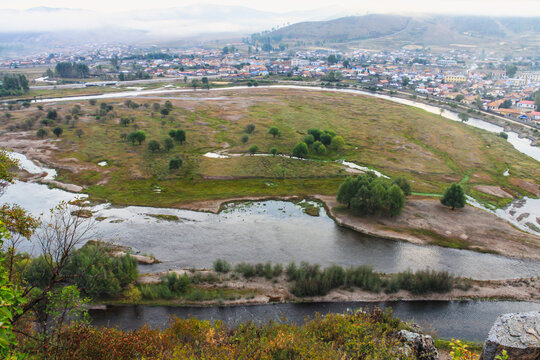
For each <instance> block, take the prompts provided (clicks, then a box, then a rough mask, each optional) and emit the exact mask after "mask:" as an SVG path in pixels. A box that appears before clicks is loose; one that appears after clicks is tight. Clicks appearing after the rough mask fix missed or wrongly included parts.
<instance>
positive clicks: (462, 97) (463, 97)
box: [454, 94, 465, 102]
mask: <svg viewBox="0 0 540 360" xmlns="http://www.w3.org/2000/svg"><path fill="white" fill-rule="evenodd" d="M463 99H465V96H463V95H462V94H457V95H456V97H455V98H454V100H456V101H457V102H461V101H463Z"/></svg>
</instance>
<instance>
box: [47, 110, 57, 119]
mask: <svg viewBox="0 0 540 360" xmlns="http://www.w3.org/2000/svg"><path fill="white" fill-rule="evenodd" d="M47 119H50V120H56V119H58V112H56V110H54V109H51V110H49V111H47Z"/></svg>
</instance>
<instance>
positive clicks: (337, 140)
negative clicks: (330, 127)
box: [330, 136, 345, 151]
mask: <svg viewBox="0 0 540 360" xmlns="http://www.w3.org/2000/svg"><path fill="white" fill-rule="evenodd" d="M330 146H331V147H332V149H334V150H336V151H339V150H341V149H343V147H344V146H345V140H343V138H342V137H341V136H334V137H333V138H332V142H331V143H330Z"/></svg>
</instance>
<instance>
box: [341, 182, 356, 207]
mask: <svg viewBox="0 0 540 360" xmlns="http://www.w3.org/2000/svg"><path fill="white" fill-rule="evenodd" d="M357 191H358V182H357V181H356V179H355V178H354V177H348V178H346V179H345V181H344V182H343V183H341V185H340V186H339V189H338V193H337V201H339V202H340V203H342V204H347V208H350V207H351V200H352V199H353V197H354V196H355V195H356V193H357Z"/></svg>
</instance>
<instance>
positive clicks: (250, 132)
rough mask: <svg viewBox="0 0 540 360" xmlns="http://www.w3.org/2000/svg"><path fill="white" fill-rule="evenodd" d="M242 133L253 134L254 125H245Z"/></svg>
mask: <svg viewBox="0 0 540 360" xmlns="http://www.w3.org/2000/svg"><path fill="white" fill-rule="evenodd" d="M244 131H245V132H246V133H248V134H253V132H254V131H255V125H254V124H247V125H246V128H245V130H244Z"/></svg>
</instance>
